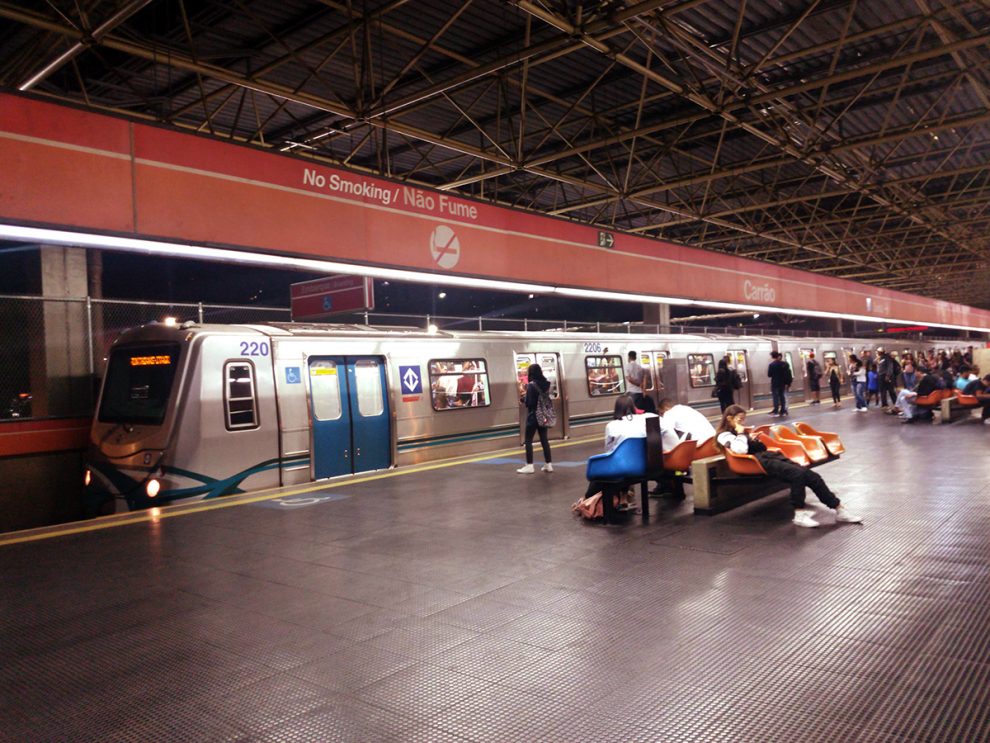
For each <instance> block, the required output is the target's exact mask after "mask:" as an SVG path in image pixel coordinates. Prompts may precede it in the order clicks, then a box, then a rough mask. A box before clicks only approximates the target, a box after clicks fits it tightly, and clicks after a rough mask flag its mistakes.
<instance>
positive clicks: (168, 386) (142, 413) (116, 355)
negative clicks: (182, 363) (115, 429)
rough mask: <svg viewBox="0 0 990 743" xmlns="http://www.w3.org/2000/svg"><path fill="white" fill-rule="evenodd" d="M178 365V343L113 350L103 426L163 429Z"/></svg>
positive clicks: (101, 417) (105, 389)
mask: <svg viewBox="0 0 990 743" xmlns="http://www.w3.org/2000/svg"><path fill="white" fill-rule="evenodd" d="M178 362H179V344H178V343H164V344H159V345H154V346H125V347H122V348H117V349H114V351H113V353H111V354H110V360H109V361H108V362H107V376H106V381H105V382H104V383H103V400H102V401H101V403H100V413H99V420H100V422H101V423H136V424H141V425H149V426H159V425H161V423H162V421H163V420H165V413H166V411H167V409H168V400H169V396H170V395H171V393H172V383H173V381H174V380H175V371H176V367H177V366H178Z"/></svg>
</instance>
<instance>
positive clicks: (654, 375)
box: [639, 351, 667, 406]
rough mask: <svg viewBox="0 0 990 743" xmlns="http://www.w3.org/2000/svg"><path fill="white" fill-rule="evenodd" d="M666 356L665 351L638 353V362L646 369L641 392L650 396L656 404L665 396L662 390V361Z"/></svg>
mask: <svg viewBox="0 0 990 743" xmlns="http://www.w3.org/2000/svg"><path fill="white" fill-rule="evenodd" d="M666 358H667V352H666V351H643V352H641V353H640V355H639V363H640V364H642V365H643V369H644V370H645V371H646V376H645V377H644V379H643V394H644V395H646V396H647V397H650V398H652V399H653V402H654V404H655V405H657V406H659V405H660V400H661V399H662V398H663V397H666V395H665V394H664V391H663V362H664V359H666Z"/></svg>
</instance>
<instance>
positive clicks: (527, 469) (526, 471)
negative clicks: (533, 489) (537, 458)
mask: <svg viewBox="0 0 990 743" xmlns="http://www.w3.org/2000/svg"><path fill="white" fill-rule="evenodd" d="M516 472H518V473H519V474H520V475H532V474H533V473H534V472H536V470H535V469H534V468H533V465H531V464H524V465H523V466H522V467H520V468H519V469H517V470H516Z"/></svg>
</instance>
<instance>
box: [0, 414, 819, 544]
mask: <svg viewBox="0 0 990 743" xmlns="http://www.w3.org/2000/svg"><path fill="white" fill-rule="evenodd" d="M804 405H806V403H798V405H796V406H791V405H788V408H790V407H803V406H804ZM751 412H752V413H753V414H754V415H758V414H759V413H761V412H763V411H755V410H754V411H751ZM600 440H601V435H600V434H599V435H597V436H586V437H583V438H580V439H571V440H568V441H557V442H554V444H553V447H554V449H562V448H564V447H568V446H578V445H579V444H587V443H588V442H591V441H600ZM518 452H519V449H518V447H512V448H510V449H498V450H496V451H493V452H486V453H485V454H483V455H478V456H473V457H467V458H462V457H455V458H453V459H448V460H443V461H440V462H433V463H430V464H414V465H410V466H408V467H401V468H397V469H393V470H387V471H384V472H376V473H375V474H373V475H364V476H361V477H357V476H352V477H350V478H348V479H346V480H335V481H333V482H329V481H326V480H322V481H320V482H313V483H308V484H307V485H305V486H303V487H298V488H294V489H291V490H282V489H276V490H274V491H273V490H267V491H264V490H263V491H261V492H259V493H252V494H245V495H227V496H223V497H222V498H219V499H217V500H205V501H197V502H196V503H190V504H181V505H174V506H162V507H158V508H150V509H146V510H142V511H132V512H131V513H127V514H120V515H117V514H114V515H111V516H100V517H97V518H95V519H91V520H90V521H86V522H82V523H80V522H73V523H71V524H58V525H55V526H42V527H39V528H37V529H25V530H23V531H14V532H8V533H7V534H0V547H6V546H7V545H10V544H22V543H24V542H37V541H40V540H42V539H52V538H54V537H63V536H67V535H69V534H83V533H85V532H90V531H101V530H103V529H112V528H114V527H117V526H129V525H131V524H141V523H146V522H151V523H156V522H158V521H161V520H162V519H170V518H173V517H175V516H188V515H190V514H194V513H203V512H204V511H214V510H216V509H218V508H232V507H234V506H243V505H250V504H251V503H260V502H262V501H266V500H275V499H276V498H284V497H287V496H293V495H304V494H306V493H312V492H313V491H316V490H328V489H330V488H342V487H349V486H351V485H360V484H362V483H366V482H374V481H375V480H384V479H386V478H389V477H400V476H402V475H412V474H415V473H417V472H429V471H430V470H438V469H444V468H447V467H456V466H457V465H460V464H472V463H474V462H484V461H485V460H486V459H494V458H496V457H499V456H504V455H506V454H518Z"/></svg>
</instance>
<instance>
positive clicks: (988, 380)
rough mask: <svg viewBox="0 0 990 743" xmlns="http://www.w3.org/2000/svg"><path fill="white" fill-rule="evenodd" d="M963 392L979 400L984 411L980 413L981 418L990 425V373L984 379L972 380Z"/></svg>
mask: <svg viewBox="0 0 990 743" xmlns="http://www.w3.org/2000/svg"><path fill="white" fill-rule="evenodd" d="M963 394H964V395H972V396H973V397H975V398H976V399H977V400H978V401H979V403H980V405H981V406H982V407H983V413H982V414H981V415H980V419H981V420H982V421H983V422H984V423H985V424H986V425H990V374H987V375H986V376H984V377H983V379H974V380H972V381H971V382H970V383H969V384H967V385H966V389H964V390H963Z"/></svg>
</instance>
